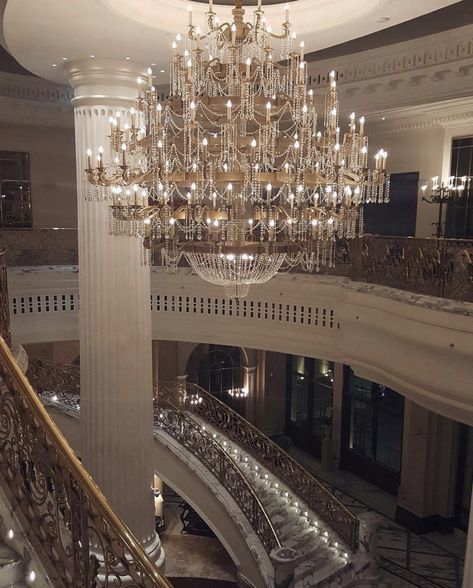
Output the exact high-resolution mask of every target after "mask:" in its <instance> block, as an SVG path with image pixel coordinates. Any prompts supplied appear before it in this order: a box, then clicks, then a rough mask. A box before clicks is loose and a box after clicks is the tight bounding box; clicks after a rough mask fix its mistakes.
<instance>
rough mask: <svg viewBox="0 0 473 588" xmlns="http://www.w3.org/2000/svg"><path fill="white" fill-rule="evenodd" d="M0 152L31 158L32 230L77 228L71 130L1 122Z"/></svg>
mask: <svg viewBox="0 0 473 588" xmlns="http://www.w3.org/2000/svg"><path fill="white" fill-rule="evenodd" d="M71 123H72V112H71ZM0 150H2V151H25V152H28V153H29V154H30V166H31V169H30V172H31V197H32V206H33V227H34V228H35V229H39V228H44V227H76V226H77V204H76V200H77V196H76V163H75V146H74V129H73V127H72V126H71V127H67V128H64V127H56V126H55V127H43V126H36V125H19V124H8V123H4V122H0Z"/></svg>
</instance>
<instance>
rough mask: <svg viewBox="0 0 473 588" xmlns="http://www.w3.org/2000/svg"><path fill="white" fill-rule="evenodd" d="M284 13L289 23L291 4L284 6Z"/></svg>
mask: <svg viewBox="0 0 473 588" xmlns="http://www.w3.org/2000/svg"><path fill="white" fill-rule="evenodd" d="M284 13H285V16H286V24H289V4H286V6H284Z"/></svg>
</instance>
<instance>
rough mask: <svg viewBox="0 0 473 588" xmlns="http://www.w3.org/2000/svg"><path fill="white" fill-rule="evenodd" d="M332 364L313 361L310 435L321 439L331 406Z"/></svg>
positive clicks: (321, 360)
mask: <svg viewBox="0 0 473 588" xmlns="http://www.w3.org/2000/svg"><path fill="white" fill-rule="evenodd" d="M332 385H333V362H331V361H326V360H323V359H315V360H314V379H313V386H312V394H313V410H312V434H313V435H314V436H315V437H319V438H320V439H322V438H323V437H324V429H323V428H324V426H325V425H326V424H328V422H327V419H328V416H329V415H328V411H329V408H330V407H331V406H332V404H333V390H332Z"/></svg>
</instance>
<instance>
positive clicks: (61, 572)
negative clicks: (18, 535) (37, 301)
mask: <svg viewBox="0 0 473 588" xmlns="http://www.w3.org/2000/svg"><path fill="white" fill-rule="evenodd" d="M0 374H1V376H2V379H3V382H2V384H1V386H0V465H1V467H0V482H1V483H2V485H3V487H4V488H5V491H6V492H7V494H8V495H9V498H10V500H11V501H12V504H15V505H16V512H17V514H18V516H19V517H20V519H21V521H22V522H23V524H24V528H25V530H27V533H28V537H29V539H30V541H31V542H32V544H33V546H34V547H35V550H36V551H37V554H38V556H39V557H40V559H41V560H42V562H43V564H44V566H45V568H46V569H47V570H48V573H49V575H50V578H51V580H52V581H53V584H54V586H56V587H61V588H71V587H73V588H85V587H87V588H88V587H89V586H94V585H95V584H94V582H95V578H96V576H97V573H98V571H99V568H100V578H101V585H103V586H104V587H110V588H111V586H114V587H122V586H123V587H124V586H133V587H134V588H138V587H139V588H152V587H159V588H171V584H170V583H169V582H168V581H167V580H166V578H164V577H163V576H162V575H161V573H160V572H159V570H158V569H157V568H156V566H155V565H154V564H153V563H152V562H151V560H150V559H149V558H148V557H147V555H146V554H145V552H144V551H143V549H142V548H141V546H140V543H139V541H138V540H137V539H136V538H135V537H134V535H133V534H132V532H131V531H130V529H129V528H128V527H127V526H126V525H125V524H124V523H123V522H122V521H121V519H120V518H119V517H118V516H117V515H116V513H115V511H114V510H113V509H112V507H111V506H110V504H109V502H108V501H107V499H106V498H105V497H104V496H103V494H102V493H101V491H100V490H99V488H98V487H97V485H96V484H95V483H94V481H93V480H92V478H91V477H90V475H89V474H88V472H87V470H86V469H85V468H84V466H83V465H82V464H81V463H80V461H79V460H78V459H77V457H76V455H75V453H74V451H73V450H72V448H71V447H70V445H69V444H68V443H67V441H66V440H65V438H64V436H63V435H62V433H61V432H60V430H59V429H58V427H57V426H56V425H55V424H54V422H53V421H52V419H51V418H50V417H49V415H48V414H47V412H46V410H45V409H44V407H43V406H42V404H41V401H40V399H39V398H38V396H37V394H36V393H35V392H34V390H33V388H32V387H31V384H30V383H29V382H28V380H27V378H26V377H25V375H24V374H23V373H22V372H21V370H20V368H19V367H18V365H17V364H16V362H15V360H14V357H13V355H12V353H11V351H10V349H9V348H8V345H7V344H6V343H5V341H4V340H3V339H1V338H0Z"/></svg>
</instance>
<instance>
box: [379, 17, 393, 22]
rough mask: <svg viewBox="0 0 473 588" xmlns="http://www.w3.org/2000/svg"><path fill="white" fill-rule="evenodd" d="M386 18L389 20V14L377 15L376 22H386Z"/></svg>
mask: <svg viewBox="0 0 473 588" xmlns="http://www.w3.org/2000/svg"><path fill="white" fill-rule="evenodd" d="M388 20H391V19H390V18H389V16H378V18H377V19H376V22H388Z"/></svg>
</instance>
